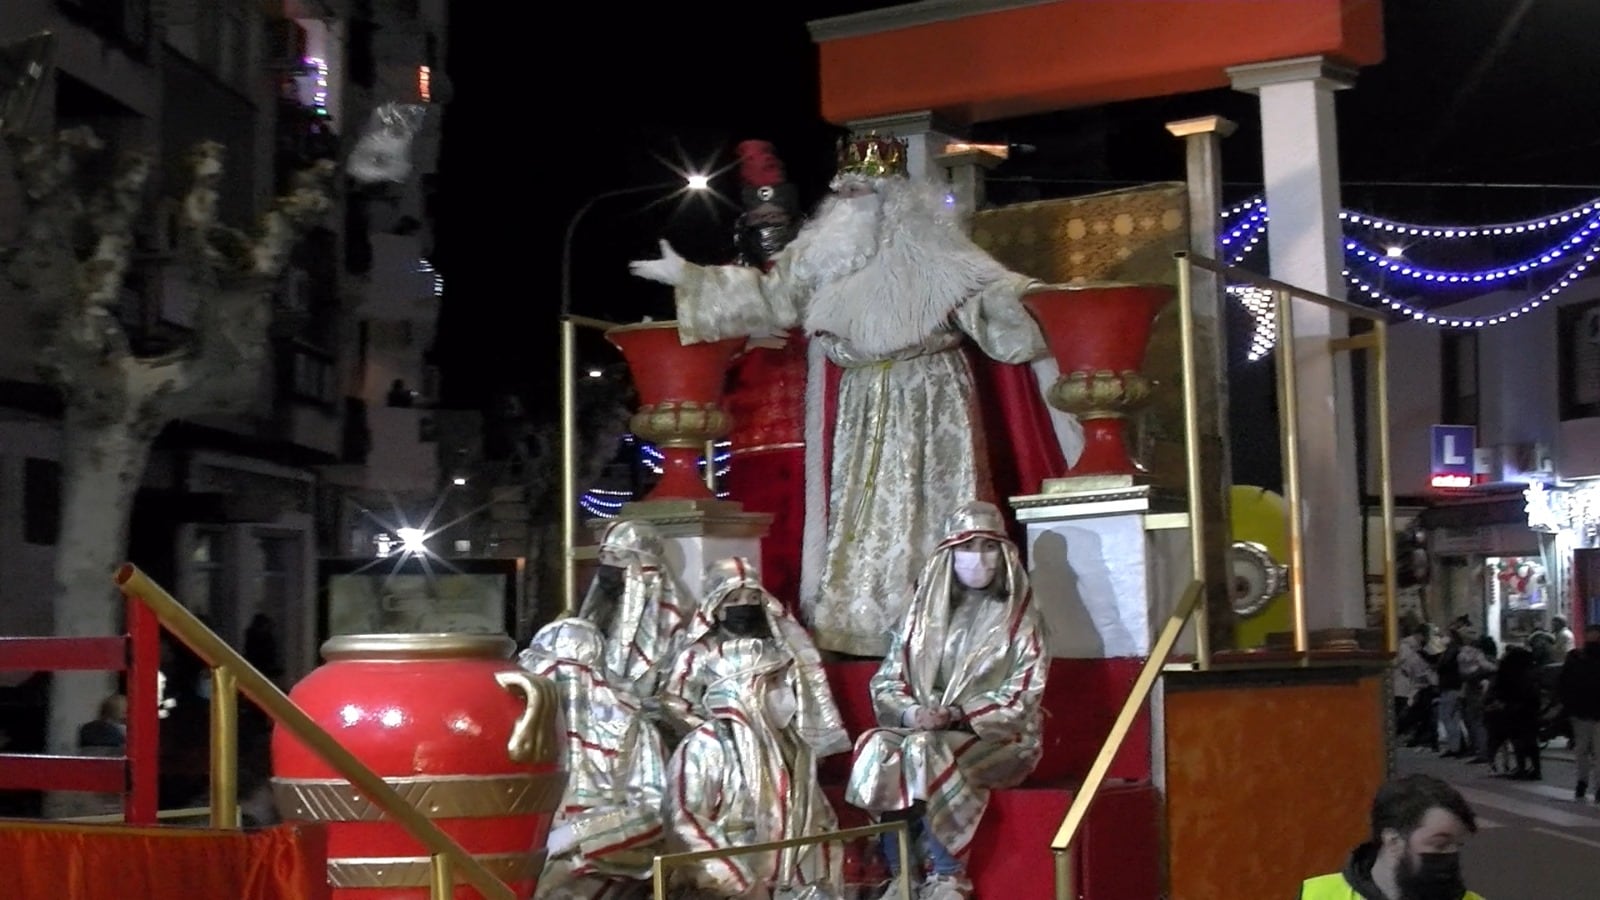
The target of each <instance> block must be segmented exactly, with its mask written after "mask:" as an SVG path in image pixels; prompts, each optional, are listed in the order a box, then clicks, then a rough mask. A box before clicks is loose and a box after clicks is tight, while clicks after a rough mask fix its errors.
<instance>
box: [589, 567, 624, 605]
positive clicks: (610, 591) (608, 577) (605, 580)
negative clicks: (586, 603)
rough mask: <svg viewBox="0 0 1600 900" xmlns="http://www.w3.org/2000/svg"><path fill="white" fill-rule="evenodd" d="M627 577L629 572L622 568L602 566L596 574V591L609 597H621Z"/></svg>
mask: <svg viewBox="0 0 1600 900" xmlns="http://www.w3.org/2000/svg"><path fill="white" fill-rule="evenodd" d="M626 576H627V572H625V571H624V570H623V568H622V567H621V566H606V565H602V566H601V567H600V568H599V569H597V570H595V573H594V586H595V590H598V591H600V592H601V593H603V594H605V595H606V596H607V597H619V596H621V595H622V585H623V582H624V581H625V580H626Z"/></svg>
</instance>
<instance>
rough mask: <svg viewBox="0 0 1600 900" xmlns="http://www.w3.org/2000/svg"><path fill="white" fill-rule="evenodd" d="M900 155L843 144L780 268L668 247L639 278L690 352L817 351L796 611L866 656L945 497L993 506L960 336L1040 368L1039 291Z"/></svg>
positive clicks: (885, 146)
mask: <svg viewBox="0 0 1600 900" xmlns="http://www.w3.org/2000/svg"><path fill="white" fill-rule="evenodd" d="M905 154H906V145H905V144H904V142H901V141H896V140H890V139H884V138H879V137H876V136H869V137H866V138H862V139H857V140H853V141H848V142H844V143H842V144H841V152H840V162H841V166H840V169H839V172H838V175H837V176H836V177H835V178H834V180H833V182H832V188H833V192H834V193H833V195H832V196H831V197H830V198H829V199H827V200H825V201H824V202H823V204H822V206H821V207H820V208H819V209H818V211H817V212H816V214H815V215H814V216H813V217H812V218H811V219H810V220H808V221H807V222H806V224H805V225H804V226H803V227H802V228H801V230H800V233H799V234H798V235H797V236H796V237H795V239H794V240H793V241H792V242H791V243H790V244H789V245H788V246H787V247H786V248H784V249H783V250H782V251H781V252H780V253H779V254H778V255H777V257H776V260H775V261H774V264H773V265H772V267H771V268H770V269H769V270H766V271H763V270H761V269H758V268H754V267H749V266H700V265H696V264H693V263H689V262H687V261H685V260H684V259H683V258H682V257H681V256H679V255H678V254H677V253H676V252H674V251H673V250H672V248H671V246H669V245H667V244H666V243H665V242H662V253H663V256H662V258H661V259H657V260H645V261H636V262H634V263H632V265H631V267H632V270H633V271H634V273H635V274H637V275H639V276H641V277H644V278H649V279H652V280H655V281H659V282H662V283H665V284H669V285H672V286H674V288H675V298H676V305H677V318H678V322H679V332H680V334H681V336H682V338H683V340H684V341H686V342H695V341H705V340H714V339H721V338H728V337H737V336H744V335H752V334H758V335H759V334H775V333H780V332H782V331H784V330H785V329H789V328H794V327H798V328H800V329H802V330H803V331H804V332H805V334H806V335H807V337H808V338H810V343H809V348H808V354H809V360H808V374H807V378H806V392H807V395H806V432H805V433H806V441H805V444H806V478H805V482H806V504H805V509H806V512H805V537H804V548H803V554H802V566H801V587H800V605H801V609H802V612H803V614H804V616H805V618H806V620H807V622H808V624H809V625H810V626H811V628H812V633H813V635H814V636H815V638H816V643H817V645H818V646H819V647H821V648H822V649H824V650H831V651H836V652H839V653H844V654H851V655H858V656H874V657H881V656H882V655H883V654H884V652H885V651H886V650H887V649H888V644H889V639H890V637H889V636H890V634H891V633H892V632H893V631H894V629H895V628H896V627H897V626H898V625H899V623H900V620H901V618H902V617H903V614H904V612H905V604H906V601H907V599H908V598H909V596H910V593H911V586H912V584H913V583H914V582H915V580H916V577H917V574H918V572H919V571H920V570H921V568H922V565H923V563H924V561H926V559H927V558H928V555H929V554H930V553H931V552H932V551H933V549H934V547H935V545H937V544H938V542H939V539H940V535H941V532H940V530H939V526H940V520H941V519H942V518H943V516H944V513H945V510H944V509H943V508H942V507H943V505H944V504H945V503H948V502H949V500H948V498H952V497H986V496H991V495H992V490H991V488H990V485H989V479H988V467H987V464H986V462H987V456H986V454H987V449H986V447H985V446H984V440H983V437H982V434H983V432H982V428H981V424H982V422H981V415H980V412H979V409H978V404H977V399H976V393H975V390H974V385H973V371H972V367H971V364H970V362H969V360H968V358H967V356H966V355H965V350H964V348H963V342H964V339H966V338H970V339H971V341H972V343H973V344H974V345H975V346H976V347H977V348H978V350H980V351H981V352H982V353H983V354H985V355H987V356H989V357H991V358H993V359H995V360H998V361H1001V362H1006V363H1025V362H1029V361H1032V360H1035V359H1038V358H1040V357H1042V356H1044V355H1045V344H1044V339H1043V336H1042V335H1041V333H1040V331H1039V328H1038V326H1037V325H1036V324H1035V322H1034V320H1033V319H1032V318H1031V317H1030V315H1029V314H1028V312H1027V311H1026V309H1025V308H1024V307H1023V306H1022V304H1021V303H1020V301H1019V298H1020V297H1021V296H1022V294H1023V293H1025V292H1026V291H1027V290H1028V289H1029V287H1030V286H1031V285H1032V284H1033V282H1032V280H1031V279H1029V278H1027V277H1026V276H1023V275H1019V274H1017V273H1015V272H1011V271H1008V270H1007V269H1006V268H1005V267H1004V266H1002V265H1000V264H999V263H998V262H996V261H995V260H994V259H993V258H991V257H990V256H989V255H988V254H986V253H984V252H983V251H982V250H981V249H979V248H978V246H977V245H976V244H974V243H973V242H972V240H971V239H970V238H969V237H968V236H967V235H966V233H965V231H964V230H963V228H962V225H961V222H960V217H959V215H958V211H957V209H956V208H955V207H954V205H953V203H952V202H950V200H949V198H948V196H947V194H946V192H945V190H944V189H943V188H941V187H939V186H936V185H933V184H930V183H925V182H921V181H913V180H911V179H908V178H907V177H906V175H905V172H906V157H905ZM830 365H831V366H832V367H836V368H837V369H838V370H839V373H840V374H839V375H838V379H837V387H836V388H834V387H832V386H831V384H830V378H829V375H828V373H829V371H830ZM825 448H827V451H828V454H827V455H826V456H825V455H824V449H825Z"/></svg>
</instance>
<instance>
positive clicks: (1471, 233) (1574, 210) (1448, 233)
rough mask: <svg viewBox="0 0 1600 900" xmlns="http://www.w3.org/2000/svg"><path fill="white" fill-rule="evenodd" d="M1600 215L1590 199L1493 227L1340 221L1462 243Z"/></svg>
mask: <svg viewBox="0 0 1600 900" xmlns="http://www.w3.org/2000/svg"><path fill="white" fill-rule="evenodd" d="M1596 212H1600V200H1589V201H1586V202H1584V203H1582V204H1580V205H1578V206H1574V207H1571V208H1569V209H1564V210H1562V211H1560V212H1558V213H1553V214H1551V215H1548V216H1544V217H1542V218H1537V219H1524V220H1522V221H1520V222H1500V223H1495V224H1490V225H1454V226H1443V225H1421V224H1414V223H1411V222H1394V221H1390V220H1389V219H1380V218H1378V217H1377V216H1369V215H1366V214H1364V213H1360V212H1356V211H1354V210H1348V209H1347V210H1343V211H1341V212H1340V213H1339V218H1340V219H1343V220H1344V221H1346V222H1349V223H1350V224H1352V225H1358V226H1361V227H1362V228H1371V229H1373V230H1375V231H1385V232H1389V233H1390V234H1403V235H1407V236H1413V235H1414V236H1416V237H1425V238H1445V239H1448V240H1459V239H1462V238H1475V237H1493V236H1500V235H1508V234H1527V233H1529V232H1538V231H1543V230H1545V229H1547V228H1554V227H1555V226H1557V225H1564V224H1566V223H1568V222H1573V221H1578V220H1581V219H1583V218H1584V217H1586V216H1590V215H1593V214H1594V213H1596Z"/></svg>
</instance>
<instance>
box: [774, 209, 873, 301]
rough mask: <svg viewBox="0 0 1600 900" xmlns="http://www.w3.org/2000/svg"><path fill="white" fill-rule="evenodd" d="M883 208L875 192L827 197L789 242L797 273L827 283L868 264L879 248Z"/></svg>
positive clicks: (814, 282) (806, 279)
mask: <svg viewBox="0 0 1600 900" xmlns="http://www.w3.org/2000/svg"><path fill="white" fill-rule="evenodd" d="M881 211H882V204H881V202H880V201H879V200H878V198H877V197H876V196H873V195H868V196H864V197H829V198H827V199H826V200H824V201H823V202H822V205H821V206H820V207H818V208H817V213H816V215H814V216H812V217H811V219H810V220H809V221H807V222H806V224H805V225H804V227H802V228H801V229H800V233H799V234H797V235H795V239H794V243H792V244H790V246H789V252H790V254H791V255H792V256H793V257H794V265H793V271H794V274H795V276H796V277H797V278H799V279H800V280H801V281H804V282H805V283H807V284H811V285H819V284H827V283H828V282H831V281H836V280H838V279H840V278H843V277H844V276H846V275H849V274H850V273H851V272H854V271H856V270H858V269H860V268H861V267H862V266H864V265H866V262H867V260H869V259H871V258H872V255H873V253H874V251H875V250H876V249H877V244H878V228H879V224H880V221H881V218H880V212H881Z"/></svg>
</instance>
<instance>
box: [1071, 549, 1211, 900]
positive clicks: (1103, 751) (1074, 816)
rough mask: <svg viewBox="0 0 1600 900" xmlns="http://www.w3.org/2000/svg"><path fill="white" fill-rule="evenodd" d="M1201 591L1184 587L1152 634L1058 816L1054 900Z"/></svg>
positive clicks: (1199, 586)
mask: <svg viewBox="0 0 1600 900" xmlns="http://www.w3.org/2000/svg"><path fill="white" fill-rule="evenodd" d="M1204 592H1205V584H1204V583H1203V582H1200V581H1193V582H1190V584H1189V587H1188V588H1187V589H1186V590H1184V592H1183V597H1182V598H1181V599H1180V600H1179V601H1178V605H1177V607H1176V608H1175V609H1173V611H1172V615H1171V616H1170V617H1168V619H1167V624H1166V625H1165V626H1164V627H1163V628H1162V629H1161V635H1160V637H1158V638H1156V642H1155V645H1154V646H1153V647H1151V648H1150V655H1149V656H1148V657H1146V658H1145V661H1144V665H1143V666H1141V667H1140V668H1139V676H1138V677H1137V678H1135V679H1134V681H1133V689H1132V690H1131V691H1130V692H1129V693H1128V699H1127V701H1126V702H1124V703H1123V704H1122V710H1121V711H1120V712H1118V713H1117V718H1116V721H1114V722H1112V723H1111V733H1110V734H1108V735H1106V740H1105V743H1104V744H1102V745H1101V746H1100V752H1099V753H1098V754H1096V756H1095V758H1094V763H1093V764H1092V765H1090V766H1089V773H1088V774H1087V775H1085V776H1084V777H1083V784H1081V785H1079V787H1078V790H1077V791H1076V792H1075V793H1073V795H1072V803H1071V804H1070V805H1069V806H1068V807H1067V815H1066V818H1064V819H1062V820H1061V828H1060V829H1058V830H1057V831H1056V836H1055V839H1054V840H1052V841H1051V842H1050V852H1051V853H1053V854H1055V868H1056V877H1055V880H1056V900H1071V898H1072V897H1073V896H1074V895H1073V889H1072V875H1073V871H1072V842H1073V841H1074V840H1076V839H1077V837H1078V832H1079V830H1081V829H1082V828H1083V822H1084V819H1085V818H1086V817H1087V816H1088V815H1089V805H1090V804H1091V803H1093V802H1094V798H1095V795H1096V794H1098V793H1100V788H1101V787H1102V786H1103V785H1104V784H1105V780H1106V775H1107V773H1109V772H1110V771H1111V763H1112V761H1113V760H1115V759H1116V758H1117V754H1118V753H1119V752H1121V750H1122V744H1123V742H1124V741H1126V740H1127V739H1128V732H1129V731H1131V730H1133V721H1134V719H1136V718H1138V716H1139V709H1140V708H1141V707H1143V706H1144V703H1145V701H1146V700H1147V699H1149V697H1150V691H1151V690H1152V689H1154V688H1155V684H1156V679H1157V678H1160V677H1161V670H1162V669H1163V668H1165V667H1166V664H1167V659H1168V658H1169V657H1170V656H1171V655H1172V648H1173V647H1174V646H1175V645H1176V644H1177V643H1178V635H1179V634H1181V633H1182V632H1183V626H1185V625H1187V624H1188V622H1189V619H1190V618H1192V617H1193V616H1194V611H1195V609H1196V608H1197V607H1198V606H1199V605H1200V598H1201V596H1202V595H1203V594H1204Z"/></svg>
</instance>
